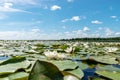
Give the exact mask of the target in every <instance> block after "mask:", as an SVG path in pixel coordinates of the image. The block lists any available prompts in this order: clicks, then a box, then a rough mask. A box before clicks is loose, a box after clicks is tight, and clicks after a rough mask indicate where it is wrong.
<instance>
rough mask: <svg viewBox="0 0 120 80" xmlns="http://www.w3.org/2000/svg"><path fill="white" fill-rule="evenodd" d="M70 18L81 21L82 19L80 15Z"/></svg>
mask: <svg viewBox="0 0 120 80" xmlns="http://www.w3.org/2000/svg"><path fill="white" fill-rule="evenodd" d="M70 20H71V21H79V20H80V16H73V17H72V18H71V19H70Z"/></svg>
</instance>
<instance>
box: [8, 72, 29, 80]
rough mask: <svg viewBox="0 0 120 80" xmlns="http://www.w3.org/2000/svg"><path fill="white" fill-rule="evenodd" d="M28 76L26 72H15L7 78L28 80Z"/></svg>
mask: <svg viewBox="0 0 120 80" xmlns="http://www.w3.org/2000/svg"><path fill="white" fill-rule="evenodd" d="M28 76H29V74H28V73H26V72H17V73H14V74H11V75H10V76H9V80H28Z"/></svg>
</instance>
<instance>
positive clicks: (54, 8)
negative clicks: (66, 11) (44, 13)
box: [50, 5, 61, 11]
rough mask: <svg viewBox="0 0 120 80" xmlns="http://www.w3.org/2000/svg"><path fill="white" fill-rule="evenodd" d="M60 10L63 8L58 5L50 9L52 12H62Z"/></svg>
mask: <svg viewBox="0 0 120 80" xmlns="http://www.w3.org/2000/svg"><path fill="white" fill-rule="evenodd" d="M60 9H61V7H60V6H58V5H53V6H51V8H50V10H52V11H55V10H60Z"/></svg>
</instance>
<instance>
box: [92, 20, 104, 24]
mask: <svg viewBox="0 0 120 80" xmlns="http://www.w3.org/2000/svg"><path fill="white" fill-rule="evenodd" d="M91 23H92V24H102V22H101V21H98V20H95V21H91Z"/></svg>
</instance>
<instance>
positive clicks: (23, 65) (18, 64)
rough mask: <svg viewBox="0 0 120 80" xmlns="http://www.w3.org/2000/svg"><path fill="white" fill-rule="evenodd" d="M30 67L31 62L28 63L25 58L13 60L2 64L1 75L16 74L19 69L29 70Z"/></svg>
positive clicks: (0, 66)
mask: <svg viewBox="0 0 120 80" xmlns="http://www.w3.org/2000/svg"><path fill="white" fill-rule="evenodd" d="M29 65H30V62H29V61H27V60H26V59H25V58H24V57H15V58H11V59H9V60H6V61H4V62H2V63H1V64H0V75H5V74H10V73H14V72H15V71H17V70H19V69H23V70H24V69H27V68H28V67H29Z"/></svg>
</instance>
